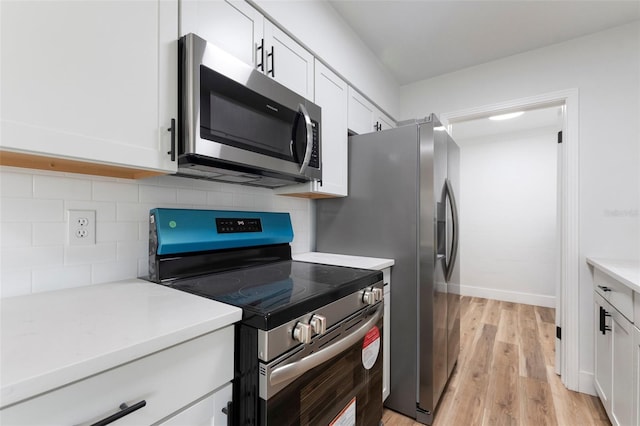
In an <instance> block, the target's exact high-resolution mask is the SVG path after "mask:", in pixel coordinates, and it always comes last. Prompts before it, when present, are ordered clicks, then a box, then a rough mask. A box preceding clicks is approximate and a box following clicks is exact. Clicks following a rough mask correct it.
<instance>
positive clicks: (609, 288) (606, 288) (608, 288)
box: [598, 285, 611, 293]
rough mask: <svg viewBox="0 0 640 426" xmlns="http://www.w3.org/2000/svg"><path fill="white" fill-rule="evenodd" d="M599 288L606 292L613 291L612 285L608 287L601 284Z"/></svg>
mask: <svg viewBox="0 0 640 426" xmlns="http://www.w3.org/2000/svg"><path fill="white" fill-rule="evenodd" d="M598 288H599V289H600V290H602V291H604V292H605V293H606V292H608V291H611V287H607V286H606V285H599V286H598Z"/></svg>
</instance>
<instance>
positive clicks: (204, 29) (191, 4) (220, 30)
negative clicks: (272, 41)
mask: <svg viewBox="0 0 640 426" xmlns="http://www.w3.org/2000/svg"><path fill="white" fill-rule="evenodd" d="M263 28H264V17H263V16H262V14H261V13H260V12H258V11H257V10H256V9H254V8H253V7H251V6H250V5H249V4H248V3H246V2H244V1H232V0H224V1H221V0H182V1H181V2H180V35H181V36H183V35H185V34H188V33H194V34H197V35H199V36H200V37H202V38H203V39H205V40H207V41H208V42H210V43H213V44H215V45H216V46H218V47H220V48H221V49H223V50H225V51H227V52H229V53H230V54H232V55H233V56H235V57H236V58H238V59H240V60H242V61H244V62H245V63H247V64H249V65H251V66H261V64H262V52H261V51H260V49H259V48H260V46H261V45H262V41H263V36H264V34H263V32H264V30H263Z"/></svg>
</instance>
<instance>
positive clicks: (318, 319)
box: [309, 314, 327, 334]
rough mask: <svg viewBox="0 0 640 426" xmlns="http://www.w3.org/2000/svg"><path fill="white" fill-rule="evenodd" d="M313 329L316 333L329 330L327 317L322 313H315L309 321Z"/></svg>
mask: <svg viewBox="0 0 640 426" xmlns="http://www.w3.org/2000/svg"><path fill="white" fill-rule="evenodd" d="M309 325H310V326H311V330H313V332H314V333H316V334H324V333H325V332H326V331H327V318H326V317H323V316H322V315H318V314H313V316H312V317H311V320H310V321H309Z"/></svg>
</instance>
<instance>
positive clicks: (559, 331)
mask: <svg viewBox="0 0 640 426" xmlns="http://www.w3.org/2000/svg"><path fill="white" fill-rule="evenodd" d="M556 339H558V340H562V328H561V327H558V326H556Z"/></svg>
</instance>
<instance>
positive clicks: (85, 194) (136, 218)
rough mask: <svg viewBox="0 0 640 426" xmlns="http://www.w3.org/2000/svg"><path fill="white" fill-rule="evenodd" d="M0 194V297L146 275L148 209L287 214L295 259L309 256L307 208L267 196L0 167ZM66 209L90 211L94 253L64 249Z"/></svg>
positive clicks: (230, 188)
mask: <svg viewBox="0 0 640 426" xmlns="http://www.w3.org/2000/svg"><path fill="white" fill-rule="evenodd" d="M0 194H1V198H0V243H1V246H2V247H1V252H0V261H1V262H2V263H1V264H0V296H1V297H10V296H17V295H23V294H29V293H36V292H40V291H50V290H57V289H62V288H68V287H77V286H82V285H88V284H97V283H102V282H108V281H115V280H121V279H129V278H136V277H139V276H144V275H146V274H147V273H148V267H147V261H148V246H149V243H148V238H149V226H148V214H149V210H150V209H152V208H154V207H174V208H202V209H222V210H260V211H282V212H289V213H291V220H292V223H293V227H294V241H293V244H292V250H293V252H295V253H298V252H306V251H309V250H310V249H311V235H310V233H311V230H312V229H313V226H312V225H311V201H309V200H305V199H300V198H292V197H283V196H277V195H273V193H272V191H271V190H270V189H262V188H251V187H246V186H240V185H230V184H225V183H217V182H207V181H201V180H193V179H184V178H178V177H175V176H162V177H157V178H150V179H143V180H139V181H138V180H126V179H114V178H103V177H95V176H85V175H77V174H70V173H66V174H65V173H54V172H46V171H39V170H30V169H19V168H12V167H0ZM67 209H83V210H95V211H96V223H97V226H96V239H97V241H96V245H90V246H68V245H65V240H66V217H65V216H66V210H67Z"/></svg>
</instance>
